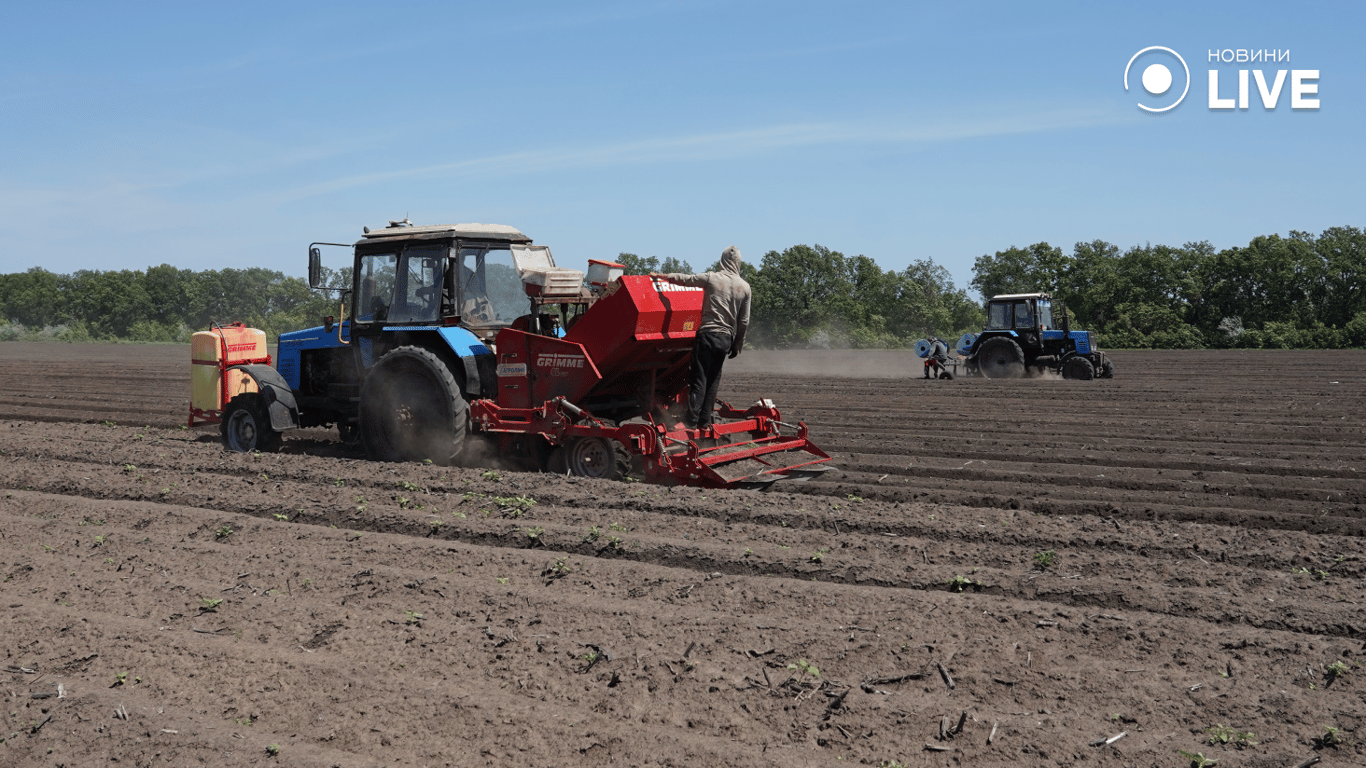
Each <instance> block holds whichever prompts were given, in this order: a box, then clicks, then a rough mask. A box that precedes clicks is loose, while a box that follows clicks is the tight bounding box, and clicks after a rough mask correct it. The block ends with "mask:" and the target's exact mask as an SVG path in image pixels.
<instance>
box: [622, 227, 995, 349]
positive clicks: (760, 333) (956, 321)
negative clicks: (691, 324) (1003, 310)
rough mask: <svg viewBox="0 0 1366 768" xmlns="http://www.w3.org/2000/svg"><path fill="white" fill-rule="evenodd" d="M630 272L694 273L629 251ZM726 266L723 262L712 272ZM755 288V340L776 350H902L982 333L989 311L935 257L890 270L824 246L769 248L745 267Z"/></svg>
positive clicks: (742, 267)
mask: <svg viewBox="0 0 1366 768" xmlns="http://www.w3.org/2000/svg"><path fill="white" fill-rule="evenodd" d="M617 260H618V261H619V262H620V263H621V264H623V265H625V266H626V272H627V274H647V273H649V272H691V271H692V267H691V266H689V265H688V263H687V262H683V261H678V260H676V259H671V258H670V259H665V260H664V261H663V262H660V261H658V260H657V259H656V258H655V257H653V256H652V257H649V258H642V257H640V256H637V255H635V254H632V253H623V254H621V255H620V256H619V257H618V259H617ZM720 268H721V265H720V262H719V261H718V262H716V263H714V264H712V265H711V267H709V268H708V269H709V271H716V270H719V269H720ZM740 272H741V277H743V278H745V280H746V281H747V282H748V283H749V285H750V289H751V290H752V291H753V294H754V295H753V299H752V301H751V310H750V330H749V335H748V339H749V340H750V341H751V342H752V343H753V344H754V345H755V346H761V347H776V348H791V347H798V348H824V349H831V348H862V349H870V348H883V349H886V348H903V347H909V346H911V345H912V344H914V343H915V341H916V339H919V338H922V337H925V336H939V337H940V338H945V339H952V338H956V337H957V336H958V335H960V334H962V333H964V332H966V331H976V330H980V329H981V327H982V323H983V321H984V320H985V314H984V312H983V310H982V306H981V304H980V303H979V302H976V301H974V300H972V299H971V298H969V296H968V294H967V291H964V290H962V289H960V288H956V287H955V286H954V282H953V277H952V275H950V274H949V271H948V270H947V269H945V268H944V267H942V266H940V265H938V264H935V263H934V262H933V261H931V260H928V259H926V260H921V261H914V262H911V264H910V265H909V266H907V267H906V268H905V269H903V270H900V271H895V270H884V269H882V268H881V267H879V266H878V265H877V262H875V261H873V260H872V259H871V258H869V257H867V256H861V255H860V256H845V255H844V254H842V253H840V252H839V251H832V250H830V249H829V248H826V247H824V246H822V245H814V246H807V245H794V246H792V247H791V248H788V249H787V250H785V251H781V252H779V251H769V252H768V253H765V254H764V256H763V258H762V259H761V260H760V262H759V266H757V267H756V266H754V264H752V263H750V262H749V261H745V262H744V263H742V264H741V265H740Z"/></svg>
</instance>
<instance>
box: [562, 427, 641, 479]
mask: <svg viewBox="0 0 1366 768" xmlns="http://www.w3.org/2000/svg"><path fill="white" fill-rule="evenodd" d="M564 461H565V463H566V464H567V465H568V468H569V474H571V475H577V476H579V477H597V478H601V479H603V480H621V479H623V478H625V477H626V475H628V474H630V472H631V453H630V452H629V451H627V450H626V446H624V445H622V444H621V443H619V442H617V441H616V440H612V439H610V438H606V437H580V438H578V439H577V440H575V441H573V442H572V443H570V444H569V446H568V447H567V448H566V449H565V452H564Z"/></svg>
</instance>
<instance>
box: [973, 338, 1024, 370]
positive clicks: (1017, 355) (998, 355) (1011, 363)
mask: <svg viewBox="0 0 1366 768" xmlns="http://www.w3.org/2000/svg"><path fill="white" fill-rule="evenodd" d="M977 367H978V368H979V369H980V370H981V371H982V375H983V376H986V377H987V378H988V379H1018V378H1020V377H1021V376H1024V373H1025V363H1024V352H1021V351H1020V345H1019V344H1016V343H1015V342H1014V341H1013V340H1012V339H1008V338H1006V337H1004V336H997V337H996V338H994V339H987V340H986V341H984V342H982V347H981V349H979V350H977Z"/></svg>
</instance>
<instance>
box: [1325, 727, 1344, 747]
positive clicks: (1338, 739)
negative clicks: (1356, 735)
mask: <svg viewBox="0 0 1366 768" xmlns="http://www.w3.org/2000/svg"><path fill="white" fill-rule="evenodd" d="M1319 743H1320V744H1322V745H1323V746H1325V747H1339V746H1342V745H1343V744H1346V743H1347V738H1346V737H1345V736H1343V735H1342V729H1341V728H1334V727H1333V726H1331V725H1330V726H1327V727H1326V728H1324V733H1323V735H1322V736H1320V737H1319Z"/></svg>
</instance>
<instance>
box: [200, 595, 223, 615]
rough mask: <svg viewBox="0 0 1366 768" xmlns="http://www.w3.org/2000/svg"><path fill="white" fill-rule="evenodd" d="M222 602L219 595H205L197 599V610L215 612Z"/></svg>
mask: <svg viewBox="0 0 1366 768" xmlns="http://www.w3.org/2000/svg"><path fill="white" fill-rule="evenodd" d="M222 604H223V598H221V597H205V598H201V599H200V601H199V611H200V612H201V613H217V612H218V606H220V605H222Z"/></svg>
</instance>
